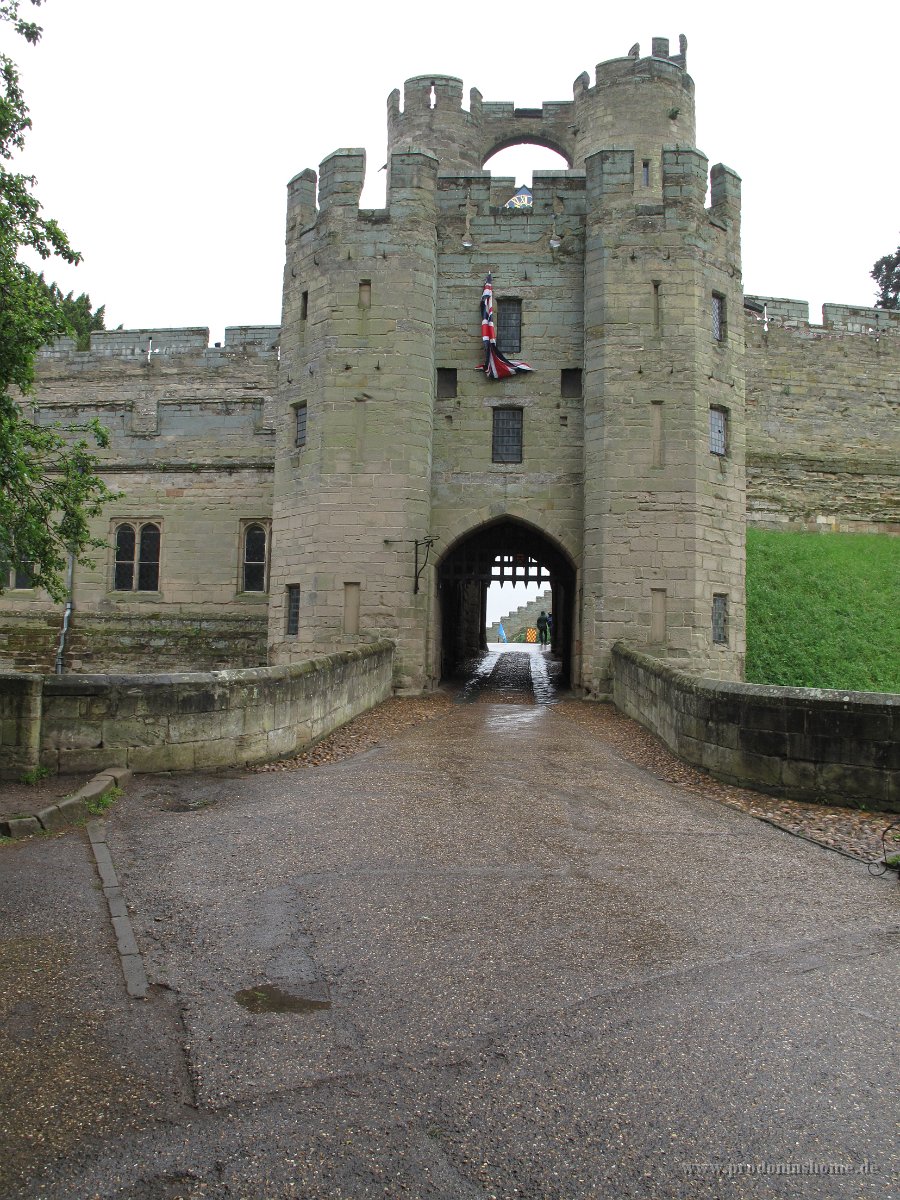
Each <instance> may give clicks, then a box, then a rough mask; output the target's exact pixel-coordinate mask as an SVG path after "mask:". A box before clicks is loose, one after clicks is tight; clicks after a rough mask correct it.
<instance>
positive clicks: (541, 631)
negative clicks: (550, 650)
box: [535, 609, 550, 646]
mask: <svg viewBox="0 0 900 1200" xmlns="http://www.w3.org/2000/svg"><path fill="white" fill-rule="evenodd" d="M535 624H536V625H537V631H538V641H539V642H540V644H541V645H542V646H546V645H547V642H548V641H549V638H550V618H549V617H548V616H547V614H546V613H545V612H544V610H543V609H541V615H540V616H539V617H538V619H537V621H536V622H535Z"/></svg>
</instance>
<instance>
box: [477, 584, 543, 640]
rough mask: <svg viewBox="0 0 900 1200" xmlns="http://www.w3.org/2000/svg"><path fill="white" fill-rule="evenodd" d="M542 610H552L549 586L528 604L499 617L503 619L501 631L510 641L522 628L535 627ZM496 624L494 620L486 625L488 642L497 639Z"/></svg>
mask: <svg viewBox="0 0 900 1200" xmlns="http://www.w3.org/2000/svg"><path fill="white" fill-rule="evenodd" d="M542 610H543V611H544V612H547V613H552V612H553V593H552V592H551V591H550V589H549V588H548V589H547V591H546V592H543V593H542V594H541V595H540V596H538V597H537V599H536V600H532V601H530V602H529V603H528V604H520V605H519V607H518V608H514V609H512V610H510V612H508V613H507V614H506V616H505V617H502V618H501V620H502V621H503V632H504V633H505V634H506V636H507V638H508V639H509V640H510V641H512V640H513V639H514V638H515V637H516V636H517V635H518V634H520V633H522V632H523V631H524V630H526V629H528V628H532V629H534V628H536V622H537V619H538V617H539V616H540V615H541V611H542ZM498 625H499V622H498V621H495V622H494V623H493V625H489V626H488V628H487V634H486V637H487V640H488V641H489V642H496V641H497V640H498V636H499V635H498Z"/></svg>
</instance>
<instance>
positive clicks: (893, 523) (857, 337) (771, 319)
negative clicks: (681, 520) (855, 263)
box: [746, 296, 900, 533]
mask: <svg viewBox="0 0 900 1200" xmlns="http://www.w3.org/2000/svg"><path fill="white" fill-rule="evenodd" d="M748 300H751V301H754V302H755V303H756V304H757V305H765V309H766V317H765V318H763V317H762V316H761V315H760V314H758V313H752V312H748V319H747V322H746V342H747V519H748V521H749V522H750V523H751V524H754V525H760V526H763V527H769V528H791V529H810V530H823V529H824V530H840V531H845V532H855V533H900V422H898V415H900V314H897V313H889V312H883V311H882V310H880V309H874V308H870V309H864V308H852V307H850V306H841V305H834V304H827V305H825V306H824V310H823V312H824V315H823V324H822V325H821V326H817V325H810V323H809V320H808V305H807V304H806V303H805V302H802V301H799V300H781V299H780V300H772V299H771V298H770V297H764V296H755V297H748Z"/></svg>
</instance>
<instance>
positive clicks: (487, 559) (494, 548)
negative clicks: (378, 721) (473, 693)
mask: <svg viewBox="0 0 900 1200" xmlns="http://www.w3.org/2000/svg"><path fill="white" fill-rule="evenodd" d="M499 581H504V582H507V581H508V582H511V583H537V584H542V585H545V586H547V587H549V588H550V589H551V591H552V594H553V641H552V644H551V648H552V651H553V653H554V654H555V655H557V656H558V657H559V660H560V663H561V666H562V673H561V678H560V684H561V685H562V686H564V687H568V686H569V683H570V671H571V662H572V637H573V617H574V611H575V609H574V600H575V569H574V567H573V566H572V564H571V562H570V561H569V558H568V555H567V554H566V553H565V552H564V551H563V550H562V549H561V548H560V547H559V546H558V545H557V543H556V542H554V541H552V540H551V539H550V538H548V537H546V536H545V535H544V534H543V533H541V532H540V530H538V529H535V528H534V527H533V526H531V525H526V524H525V523H524V522H522V521H516V520H513V519H512V518H504V519H502V520H499V521H495V522H492V523H491V524H489V525H482V526H480V527H479V528H478V529H476V530H475V531H474V532H473V533H470V534H469V535H468V536H466V537H464V538H460V539H459V541H457V542H456V543H455V544H454V545H453V546H451V547H450V549H449V550H448V551H447V553H446V554H445V555H444V557H443V559H442V560H441V563H440V565H439V567H438V589H439V596H440V610H441V677H442V678H443V679H452V678H454V677H455V676H456V675H457V674H458V673H459V671H460V669H461V668H462V666H463V664H465V663H466V662H467V661H469V660H470V659H471V658H472V656H473V655H476V654H478V653H480V652H481V651H482V650H485V649H486V647H487V642H486V639H485V614H486V606H487V590H488V588H489V587H490V585H491V584H492V583H496V582H499ZM510 596H511V597H512V596H513V589H512V588H510Z"/></svg>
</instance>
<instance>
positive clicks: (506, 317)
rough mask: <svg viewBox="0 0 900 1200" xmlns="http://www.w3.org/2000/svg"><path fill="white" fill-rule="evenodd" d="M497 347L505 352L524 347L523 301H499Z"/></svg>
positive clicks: (513, 351) (513, 352)
mask: <svg viewBox="0 0 900 1200" xmlns="http://www.w3.org/2000/svg"><path fill="white" fill-rule="evenodd" d="M497 348H498V349H499V350H502V351H503V353H504V354H518V353H519V351H520V350H521V349H522V301H521V300H498V301H497Z"/></svg>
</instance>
